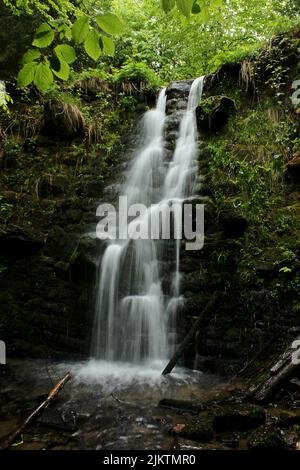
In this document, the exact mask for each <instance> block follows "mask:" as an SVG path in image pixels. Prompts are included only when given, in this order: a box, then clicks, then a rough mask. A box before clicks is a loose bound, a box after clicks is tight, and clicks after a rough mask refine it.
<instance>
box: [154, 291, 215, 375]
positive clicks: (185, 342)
mask: <svg viewBox="0 0 300 470" xmlns="http://www.w3.org/2000/svg"><path fill="white" fill-rule="evenodd" d="M218 297H219V294H216V293H215V294H214V295H213V297H212V298H211V299H210V301H209V303H208V304H207V306H206V307H205V309H204V310H203V311H202V312H201V313H200V315H199V316H198V317H197V319H196V321H195V322H194V324H193V326H192V328H191V329H190V330H189V332H188V334H187V335H186V337H185V338H184V340H183V342H182V343H181V345H180V346H179V348H178V349H177V350H176V351H175V354H174V355H173V357H172V359H171V360H170V361H169V363H168V364H167V366H166V367H165V369H164V370H163V372H162V375H167V374H169V373H170V372H171V371H172V370H173V369H174V367H175V366H176V364H177V362H178V359H179V358H180V357H181V356H182V354H183V353H184V351H185V350H186V349H187V347H188V346H189V344H190V342H191V340H192V339H193V337H194V335H195V334H196V333H197V331H198V329H199V327H200V324H201V322H202V321H203V319H204V318H205V317H206V316H207V315H208V314H210V313H211V311H212V310H213V309H214V307H215V305H216V302H217V299H218Z"/></svg>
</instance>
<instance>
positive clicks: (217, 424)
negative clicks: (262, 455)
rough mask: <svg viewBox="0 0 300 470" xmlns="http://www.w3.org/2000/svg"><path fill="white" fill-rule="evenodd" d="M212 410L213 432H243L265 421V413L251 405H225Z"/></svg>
mask: <svg viewBox="0 0 300 470" xmlns="http://www.w3.org/2000/svg"><path fill="white" fill-rule="evenodd" d="M218 408H219V409H215V410H214V415H215V416H214V420H213V428H214V430H215V431H217V432H219V431H228V430H230V431H244V430H247V429H251V428H255V427H258V426H259V425H261V424H264V423H265V421H266V412H265V410H264V409H263V408H262V407H261V406H257V405H252V404H244V403H242V404H237V405H225V406H224V407H218Z"/></svg>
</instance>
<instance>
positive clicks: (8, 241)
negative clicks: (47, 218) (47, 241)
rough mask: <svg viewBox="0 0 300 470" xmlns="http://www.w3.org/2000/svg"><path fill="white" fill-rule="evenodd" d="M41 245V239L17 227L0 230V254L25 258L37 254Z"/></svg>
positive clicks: (42, 242) (42, 243) (12, 226)
mask: <svg viewBox="0 0 300 470" xmlns="http://www.w3.org/2000/svg"><path fill="white" fill-rule="evenodd" d="M43 245H44V241H43V240H42V239H39V238H37V237H36V235H34V234H32V233H31V232H29V231H28V230H26V229H24V228H22V227H19V226H17V225H11V226H9V227H8V228H7V229H6V230H0V252H2V253H5V254H10V255H17V256H24V257H26V256H30V255H32V254H33V253H36V252H38V251H39V250H40V249H41V248H42V247H43Z"/></svg>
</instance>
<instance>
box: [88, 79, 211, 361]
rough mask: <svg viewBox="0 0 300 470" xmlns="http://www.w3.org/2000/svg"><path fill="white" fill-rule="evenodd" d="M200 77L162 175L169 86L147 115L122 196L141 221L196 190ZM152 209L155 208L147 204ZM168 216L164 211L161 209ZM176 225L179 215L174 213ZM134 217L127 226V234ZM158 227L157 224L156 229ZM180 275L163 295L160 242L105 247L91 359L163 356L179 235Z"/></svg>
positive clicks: (173, 306)
mask: <svg viewBox="0 0 300 470" xmlns="http://www.w3.org/2000/svg"><path fill="white" fill-rule="evenodd" d="M202 89H203V77H201V78H198V79H196V80H195V81H194V82H193V84H192V87H191V90H190V94H189V99H188V104H187V110H186V111H185V113H184V116H183V118H182V121H181V124H180V130H179V137H178V140H177V143H176V149H175V152H174V155H173V159H172V161H171V162H170V164H169V167H168V169H167V171H166V172H165V174H163V171H162V169H163V168H164V141H163V131H164V123H165V117H166V115H165V107H166V95H165V90H162V91H161V92H160V94H159V98H158V102H157V106H156V108H155V109H153V110H151V111H148V112H147V113H146V114H145V116H144V120H143V132H142V137H141V147H140V149H139V151H138V152H137V155H136V158H135V159H134V162H133V165H132V168H131V171H130V175H129V178H128V180H127V183H126V185H125V187H124V188H123V191H122V194H123V195H125V196H127V198H128V207H129V206H130V205H131V204H134V203H142V204H144V205H146V206H147V207H148V208H149V210H148V211H147V213H146V215H145V216H144V217H142V218H141V219H140V221H139V222H140V225H141V226H142V225H143V223H145V222H148V220H149V218H151V214H152V213H153V212H155V211H157V210H160V209H161V207H162V203H166V202H167V203H168V204H169V205H170V204H172V201H177V202H178V201H179V202H180V203H181V202H182V201H183V200H184V198H185V197H186V196H188V195H190V194H191V192H192V190H193V175H195V174H196V157H197V128H196V121H195V112H194V111H195V108H196V106H197V105H198V102H199V100H200V99H201V96H202ZM150 206H151V207H150ZM162 213H163V217H165V216H166V215H165V214H164V210H162ZM174 222H175V228H177V229H178V230H181V218H180V219H179V218H178V217H176V215H174ZM134 224H136V222H135V221H133V222H132V223H131V224H129V233H130V232H131V230H133V229H134V227H135V225H134ZM156 228H157V230H158V231H159V230H160V227H156ZM173 244H174V247H175V250H173V251H174V256H175V260H174V261H175V272H174V275H173V279H172V285H171V289H170V291H169V292H163V290H162V282H161V276H162V273H161V272H160V271H161V270H160V267H161V266H160V261H161V260H163V259H165V257H166V254H165V253H164V249H163V247H162V244H161V242H160V241H158V240H141V239H140V240H129V241H126V240H116V241H112V242H111V244H110V245H108V247H107V248H106V250H105V252H104V255H103V259H102V263H101V266H100V273H99V274H100V275H99V288H98V297H97V304H96V314H95V320H94V329H93V350H92V353H93V356H94V357H95V358H96V359H105V360H108V361H120V360H122V361H127V362H131V363H134V364H139V363H141V361H144V360H147V361H148V362H149V361H153V360H154V361H155V360H166V359H167V357H168V354H170V344H169V341H168V329H170V327H173V328H174V324H175V322H176V312H177V310H178V307H179V306H180V305H181V303H182V302H183V299H182V298H181V296H180V240H176V241H173Z"/></svg>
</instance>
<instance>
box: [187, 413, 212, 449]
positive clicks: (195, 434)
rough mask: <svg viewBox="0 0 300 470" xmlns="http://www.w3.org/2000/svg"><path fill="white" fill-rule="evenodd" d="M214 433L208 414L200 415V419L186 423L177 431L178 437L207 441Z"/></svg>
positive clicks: (210, 417)
mask: <svg viewBox="0 0 300 470" xmlns="http://www.w3.org/2000/svg"><path fill="white" fill-rule="evenodd" d="M213 435H214V431H213V419H212V416H211V415H210V414H206V413H205V414H203V415H201V419H199V420H197V421H195V422H194V423H192V424H187V425H186V426H185V427H184V428H183V429H182V430H181V431H180V433H179V436H180V437H184V438H186V439H191V440H192V441H197V442H209V441H210V440H211V439H212V437H213Z"/></svg>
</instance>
